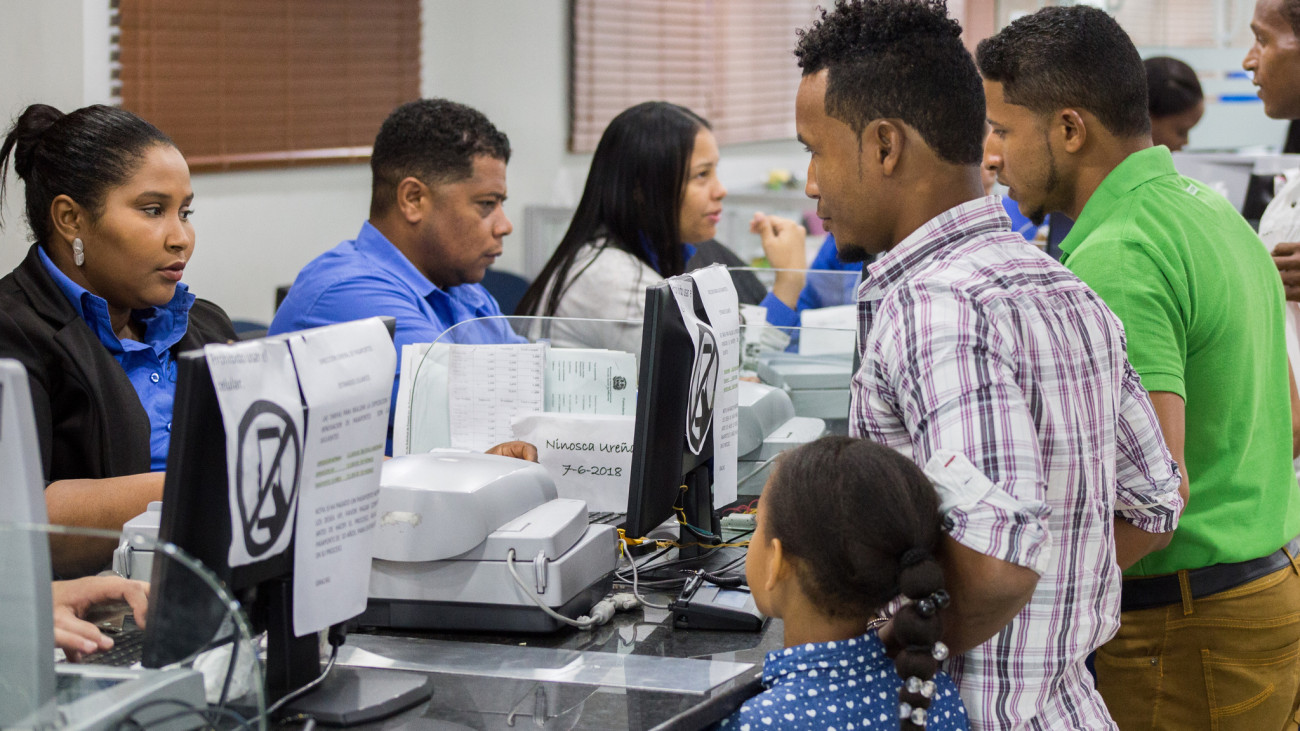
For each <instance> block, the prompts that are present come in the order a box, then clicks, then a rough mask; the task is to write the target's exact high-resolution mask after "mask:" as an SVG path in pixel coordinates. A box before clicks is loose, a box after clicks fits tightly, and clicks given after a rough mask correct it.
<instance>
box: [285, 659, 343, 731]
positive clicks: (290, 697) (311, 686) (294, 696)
mask: <svg viewBox="0 0 1300 731" xmlns="http://www.w3.org/2000/svg"><path fill="white" fill-rule="evenodd" d="M339 644H340V645H341V644H343V643H342V642H340V643H339ZM338 659H339V645H334V649H333V650H331V651H330V660H329V662H327V663H325V669H324V670H322V671H321V674H320V675H319V676H318V677H317V678H316V679H315V680H313V681H311V682H310V683H308V684H306V685H304V686H303V687H301V688H299V689H298V690H295V691H293V692H292V693H288V694H286V695H285V696H284V697H283V698H281V699H280V700H278V701H276V702H275V703H272V704H271V707H270V708H267V709H266V717H267V718H270V717H271V716H274V715H275V714H276V713H277V712H278V711H279V710H280V709H281V708H284V707H285V706H287V705H289V704H290V703H292V702H294V701H296V700H298V699H299V698H301V697H303V696H305V695H307V694H308V693H310V692H312V691H313V690H315V689H316V688H317V687H318V686H320V684H321V683H324V682H325V678H327V677H329V674H330V671H331V670H333V669H334V662H335V661H336V660H338Z"/></svg>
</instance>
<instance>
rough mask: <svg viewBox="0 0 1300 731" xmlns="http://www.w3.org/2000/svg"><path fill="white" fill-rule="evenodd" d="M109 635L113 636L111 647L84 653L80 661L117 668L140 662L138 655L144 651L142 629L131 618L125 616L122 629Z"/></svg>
mask: <svg viewBox="0 0 1300 731" xmlns="http://www.w3.org/2000/svg"><path fill="white" fill-rule="evenodd" d="M109 636H110V637H112V638H113V647H112V648H111V649H109V650H107V651H105V652H96V653H94V654H93V655H86V656H85V657H83V658H81V661H82V662H83V663H88V664H90V665H111V666H113V667H118V668H129V667H131V666H132V665H135V664H136V663H138V662H140V656H141V655H142V654H143V653H144V630H142V629H140V627H139V626H137V625H136V623H135V621H134V619H133V618H131V617H127V619H126V621H125V622H123V623H122V630H121V631H120V632H117V633H109Z"/></svg>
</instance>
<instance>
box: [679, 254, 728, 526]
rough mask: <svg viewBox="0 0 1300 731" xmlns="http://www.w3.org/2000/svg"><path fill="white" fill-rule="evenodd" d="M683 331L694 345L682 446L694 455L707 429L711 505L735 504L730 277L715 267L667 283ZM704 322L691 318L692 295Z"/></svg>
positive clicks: (700, 446) (701, 443) (692, 311)
mask: <svg viewBox="0 0 1300 731" xmlns="http://www.w3.org/2000/svg"><path fill="white" fill-rule="evenodd" d="M668 286H669V288H670V289H672V292H673V295H674V297H675V299H676V300H677V308H678V310H679V311H680V312H681V315H682V320H683V321H684V322H685V323H686V331H687V332H688V333H690V335H691V341H692V342H693V343H694V344H695V363H694V366H693V367H692V370H691V387H690V401H689V403H688V407H687V413H686V422H687V423H686V441H687V444H688V446H690V448H691V450H692V451H693V452H694V453H696V454H699V453H700V450H701V449H702V448H703V446H704V444H703V440H704V437H705V435H706V434H707V432H708V429H709V425H710V423H712V424H713V425H714V429H713V450H714V453H713V506H714V507H715V508H716V507H721V506H723V505H726V504H728V503H731V502H734V501H735V500H736V459H737V453H736V449H737V442H736V440H737V437H738V434H739V426H740V425H739V411H738V403H739V400H738V397H739V394H738V388H739V381H740V350H741V343H740V305H739V302H738V301H737V298H736V287H735V284H733V283H732V281H731V275H730V274H728V273H727V270H726V268H725V267H723V266H722V265H719V264H715V265H713V266H709V267H705V268H703V269H699V270H696V271H694V272H691V273H690V274H688V275H682V276H680V277H673V278H671V279H669V280H668ZM697 290H698V291H699V294H700V301H701V302H702V303H703V305H704V311H705V313H707V314H708V316H709V319H710V323H705V322H703V321H702V320H700V319H699V318H698V317H696V316H695V305H694V293H695V292H696V291H697Z"/></svg>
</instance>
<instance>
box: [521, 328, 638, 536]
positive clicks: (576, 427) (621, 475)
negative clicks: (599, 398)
mask: <svg viewBox="0 0 1300 731" xmlns="http://www.w3.org/2000/svg"><path fill="white" fill-rule="evenodd" d="M552 352H554V351H552ZM635 424H636V418H635V417H632V416H597V415H577V414H529V415H527V416H521V417H519V418H517V419H515V420H514V423H513V429H514V438H515V439H520V440H523V441H525V442H530V443H532V444H533V445H534V446H536V447H537V461H538V462H540V463H541V464H542V466H543V467H545V468H546V471H547V472H549V473H550V474H551V478H552V479H554V480H555V489H556V492H557V493H559V496H560V497H566V498H575V499H578V500H584V501H586V503H587V510H589V511H591V512H611V513H622V512H626V511H627V493H628V484H629V483H630V481H631V474H632V439H633V436H632V434H633V430H634V429H635Z"/></svg>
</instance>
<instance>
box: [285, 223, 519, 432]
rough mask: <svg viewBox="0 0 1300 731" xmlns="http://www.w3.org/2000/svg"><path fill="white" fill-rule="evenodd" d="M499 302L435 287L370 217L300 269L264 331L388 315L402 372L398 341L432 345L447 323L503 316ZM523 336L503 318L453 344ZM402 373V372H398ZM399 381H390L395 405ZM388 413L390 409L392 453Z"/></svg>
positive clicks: (474, 289) (467, 289) (465, 289)
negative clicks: (352, 233)
mask: <svg viewBox="0 0 1300 731" xmlns="http://www.w3.org/2000/svg"><path fill="white" fill-rule="evenodd" d="M501 314H502V313H501V307H500V306H499V305H498V304H497V301H496V300H495V299H493V297H492V295H491V294H489V293H488V291H487V290H486V289H484V288H483V286H482V285H479V284H462V285H459V286H456V287H451V288H449V289H445V290H444V289H441V288H439V287H438V286H436V285H435V284H434V283H433V282H431V281H429V278H428V277H426V276H424V274H422V273H420V270H418V269H416V268H415V265H414V264H412V263H411V262H410V260H409V259H407V258H406V256H405V255H404V254H402V252H400V251H398V250H397V247H396V246H393V244H392V242H390V241H389V240H388V239H387V238H385V237H384V235H383V234H382V233H380V232H379V230H378V229H376V228H375V227H374V226H372V225H371V224H370V222H369V221H367V222H366V223H364V224H362V226H361V232H360V233H359V234H357V237H356V238H355V239H353V240H351V241H344V242H343V243H341V244H339V245H338V246H335V247H334V248H333V249H330V250H329V251H327V252H325V253H324V254H321V255H320V256H318V257H316V258H315V259H313V260H312V261H311V263H309V264H308V265H307V266H306V267H304V268H303V270H302V271H301V272H299V273H298V277H297V278H296V279H295V280H294V282H293V286H292V287H290V288H289V296H287V297H285V298H284V302H283V303H282V304H281V305H280V309H279V310H277V311H276V313H275V319H274V320H272V321H271V327H270V330H269V333H270V334H272V335H276V334H279V333H286V332H294V331H296V330H305V329H307V328H312V327H321V326H323V325H332V324H334V323H337V322H348V321H351V320H359V319H363V318H367V317H393V318H396V319H397V329H396V332H395V333H394V335H393V345H394V346H395V347H396V348H397V352H398V369H399V371H400V369H401V352H402V346H404V345H411V344H416V343H431V342H433V341H435V340H437V339H438V337H439V336H441V335H442V334H443V333H444V332H445V331H446V330H447V329H448V328H450V327H452V326H453V325H455V324H457V323H460V322H464V321H466V320H472V319H474V318H476V317H493V316H497V317H499V316H501ZM520 341H521V338H520V337H519V336H518V335H516V334H515V333H514V331H513V330H511V329H510V326H509V324H507V323H506V321H505V320H497V321H494V322H492V323H490V324H482V325H477V326H475V327H474V328H473V329H472V331H471V330H464V329H463V328H462V329H458V330H457V333H456V336H455V342H457V343H511V342H520ZM398 376H399V377H400V373H399V374H398ZM397 383H398V378H396V377H395V378H394V379H393V406H396V400H397ZM392 427H393V410H390V411H389V413H388V428H389V445H388V446H389V453H390V454H391V453H392V441H391V438H392Z"/></svg>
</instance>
